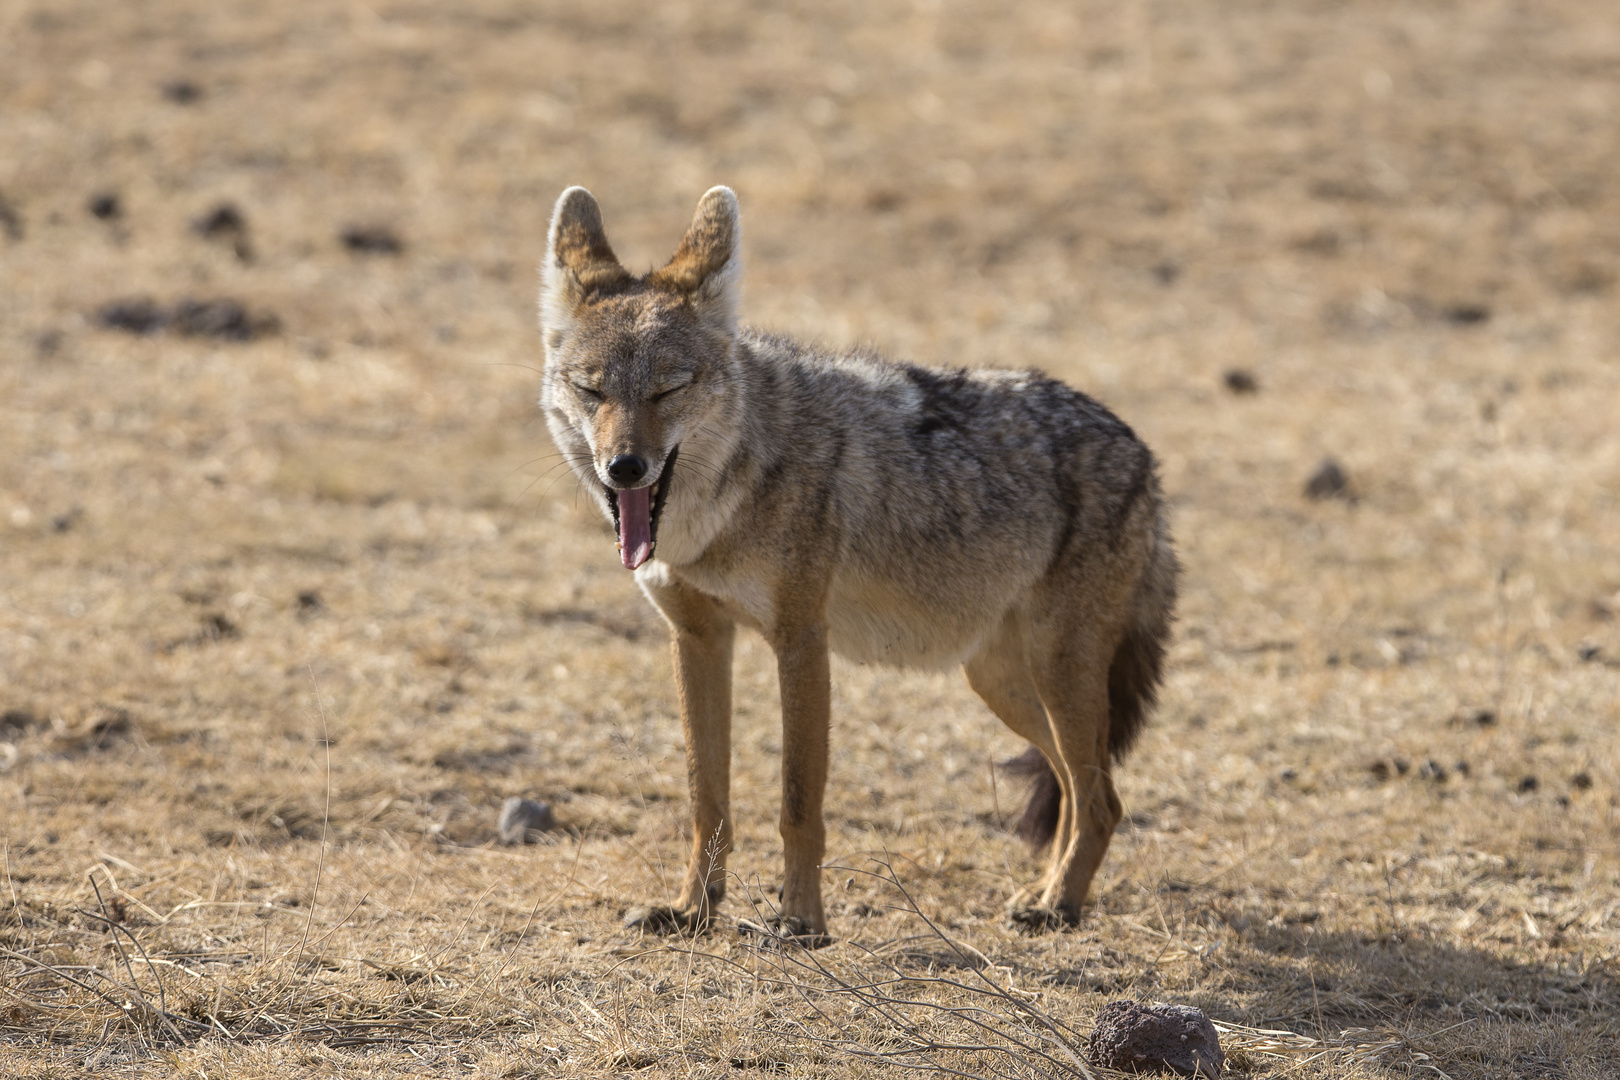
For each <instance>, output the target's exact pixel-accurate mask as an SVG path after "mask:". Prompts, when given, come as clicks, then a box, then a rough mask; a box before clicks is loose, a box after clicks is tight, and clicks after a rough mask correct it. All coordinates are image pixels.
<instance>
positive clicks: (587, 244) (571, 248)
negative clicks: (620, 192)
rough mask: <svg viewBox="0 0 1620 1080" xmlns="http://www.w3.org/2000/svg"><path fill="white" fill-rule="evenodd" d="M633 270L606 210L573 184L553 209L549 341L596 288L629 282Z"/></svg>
mask: <svg viewBox="0 0 1620 1080" xmlns="http://www.w3.org/2000/svg"><path fill="white" fill-rule="evenodd" d="M629 278H630V272H629V271H628V270H626V269H625V268H624V267H622V266H620V265H619V257H618V256H617V255H615V254H613V246H612V245H611V244H609V243H608V238H607V231H606V230H604V229H603V228H602V209H601V207H599V206H597V205H596V198H595V196H593V195H592V194H591V193H590V192H588V191H586V190H585V189H584V188H582V187H571V188H569V189H568V190H567V191H565V192H563V193H562V195H561V197H560V198H558V199H557V206H556V208H555V209H553V210H552V211H551V232H550V236H549V240H548V242H547V244H546V262H545V265H544V266H542V267H541V268H540V325H541V326H542V327H543V328H544V329H545V331H546V337H547V343H548V344H552V345H555V344H556V343H555V342H553V341H551V340H550V339H551V337H552V335H553V334H557V333H561V332H565V331H566V330H567V329H568V327H569V326H570V325H571V324H572V323H573V320H574V311H575V309H576V308H578V307H579V305H580V304H581V303H583V302H584V301H585V300H586V299H588V298H589V297H590V294H591V292H592V291H594V290H597V289H601V288H604V287H608V286H612V285H617V284H619V283H620V282H623V281H627V280H629Z"/></svg>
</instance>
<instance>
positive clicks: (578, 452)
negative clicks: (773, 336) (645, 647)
mask: <svg viewBox="0 0 1620 1080" xmlns="http://www.w3.org/2000/svg"><path fill="white" fill-rule="evenodd" d="M741 238H742V225H741V222H740V221H739V219H738V216H737V197H736V196H735V195H734V194H732V192H731V189H730V188H724V187H717V188H712V189H710V190H709V192H708V193H707V194H706V195H704V196H703V198H702V199H701V200H700V201H699V202H698V208H697V214H696V216H695V217H694V218H693V219H692V226H691V228H690V229H688V230H687V233H686V237H685V239H683V240H682V241H681V245H680V247H679V248H677V249H676V251H675V255H674V257H673V258H672V259H670V261H669V263H668V264H667V265H665V266H664V267H662V268H661V269H658V270H654V271H652V272H650V273H647V274H644V275H641V276H637V275H635V274H632V273H630V272H629V271H628V270H626V269H625V268H624V267H623V266H621V265H620V264H619V260H618V257H617V256H616V255H614V254H613V248H612V246H611V245H610V244H609V243H608V239H607V233H606V232H605V231H604V230H603V228H602V212H601V210H600V208H598V206H597V204H596V199H595V198H593V197H592V196H591V193H590V192H588V191H586V190H585V189H584V188H582V187H571V188H569V189H568V190H567V191H565V192H563V193H562V197H561V198H559V199H558V200H557V206H556V209H555V210H553V211H552V214H551V236H550V243H549V245H548V248H547V251H546V261H545V265H544V266H543V267H542V269H541V287H540V327H541V331H542V333H543V334H544V337H545V345H546V373H545V389H544V392H543V394H542V397H541V402H540V403H541V406H542V407H543V408H544V409H545V411H546V421H547V423H548V425H549V426H550V427H551V431H552V436H553V438H555V439H556V440H557V445H558V448H559V449H560V450H561V451H562V452H563V454H564V455H566V456H567V457H568V458H569V460H570V462H571V464H572V465H573V466H574V470H575V471H576V472H577V473H578V474H579V475H580V477H581V479H582V480H584V481H585V482H586V485H587V487H589V488H591V489H592V491H593V493H594V494H596V495H597V496H598V499H599V501H601V502H602V503H604V505H605V506H606V508H607V509H608V510H609V512H610V513H611V514H612V516H613V523H614V526H615V527H616V529H617V531H618V536H619V553H620V559H621V560H622V561H623V563H624V565H625V566H627V567H629V568H630V569H632V570H633V569H635V568H636V567H638V566H640V565H641V564H642V563H644V562H645V561H647V559H648V558H650V557H651V556H652V550H653V544H654V543H655V542H656V541H657V538H658V518H659V515H660V514H661V512H662V511H663V508H664V500H665V498H666V497H667V496H668V494H669V489H670V485H671V482H672V480H673V475H674V472H675V467H676V463H677V454H678V451H679V449H680V447H681V445H682V443H683V442H684V441H687V440H689V439H693V438H702V437H704V436H703V434H702V432H703V431H704V429H705V421H706V420H710V419H711V418H713V417H715V416H716V415H717V414H718V413H719V412H721V411H722V410H724V409H725V406H726V402H727V399H728V398H730V397H731V395H732V393H733V391H734V384H735V382H736V375H735V372H734V369H733V365H732V363H731V358H732V349H733V342H734V341H735V338H736V332H737V322H736V318H737V317H736V306H737V292H738V280H737V279H738V274H739V270H740V263H739V259H738V248H739V246H740V245H739V241H740V240H741ZM709 430H711V431H712V426H710V428H709Z"/></svg>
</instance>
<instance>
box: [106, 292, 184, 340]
mask: <svg viewBox="0 0 1620 1080" xmlns="http://www.w3.org/2000/svg"><path fill="white" fill-rule="evenodd" d="M168 321H169V313H168V312H166V311H164V310H163V309H162V308H161V307H159V306H158V304H157V301H155V300H153V299H152V298H151V297H149V296H136V297H131V298H129V299H126V300H114V301H113V302H112V303H110V304H103V305H102V306H101V308H100V309H99V310H98V311H97V312H96V322H98V323H100V324H101V325H102V326H105V327H106V328H107V329H109V330H127V331H129V332H130V333H131V334H151V333H155V332H156V331H158V330H161V329H163V327H164V325H165V324H167V323H168Z"/></svg>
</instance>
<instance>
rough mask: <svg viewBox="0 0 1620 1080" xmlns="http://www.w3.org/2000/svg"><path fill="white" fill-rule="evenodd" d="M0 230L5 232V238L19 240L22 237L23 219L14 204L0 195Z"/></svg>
mask: <svg viewBox="0 0 1620 1080" xmlns="http://www.w3.org/2000/svg"><path fill="white" fill-rule="evenodd" d="M0 232H3V233H5V234H6V239H7V240H21V239H22V238H23V219H22V214H21V213H19V212H18V210H17V208H16V207H15V206H12V205H11V204H10V203H9V202H7V201H6V197H5V196H4V195H0Z"/></svg>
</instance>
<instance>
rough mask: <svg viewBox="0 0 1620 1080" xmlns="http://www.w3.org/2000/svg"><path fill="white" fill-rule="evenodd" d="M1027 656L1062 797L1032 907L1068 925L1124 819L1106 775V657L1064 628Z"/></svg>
mask: <svg viewBox="0 0 1620 1080" xmlns="http://www.w3.org/2000/svg"><path fill="white" fill-rule="evenodd" d="M1053 638H1056V639H1057V640H1053ZM1043 645H1044V646H1045V647H1042V646H1043ZM1031 654H1032V656H1031V665H1030V666H1031V670H1032V673H1033V675H1034V681H1035V685H1036V687H1037V688H1038V690H1039V692H1040V696H1041V701H1042V702H1043V703H1044V704H1045V706H1046V714H1047V718H1048V720H1049V723H1050V726H1051V732H1052V740H1053V742H1055V743H1056V746H1057V756H1056V758H1055V759H1053V766H1054V768H1055V770H1056V772H1057V774H1058V778H1059V781H1060V782H1061V783H1062V785H1063V796H1064V798H1063V802H1064V807H1063V825H1062V827H1061V828H1060V830H1059V834H1058V837H1057V839H1056V840H1055V841H1054V842H1053V844H1052V854H1051V862H1050V864H1049V865H1048V867H1047V872H1046V877H1045V878H1044V879H1043V880H1042V891H1041V895H1040V898H1039V900H1038V902H1037V905H1036V906H1037V907H1038V908H1040V909H1041V910H1042V911H1046V912H1052V913H1054V914H1055V915H1056V917H1057V919H1056V921H1057V922H1061V923H1068V922H1073V921H1075V920H1076V919H1078V917H1079V913H1080V906H1081V904H1082V903H1084V902H1085V899H1086V894H1087V892H1089V891H1090V889H1091V881H1092V878H1093V877H1094V876H1095V875H1096V873H1097V868H1098V867H1099V866H1100V865H1101V864H1102V860H1103V856H1104V855H1106V854H1107V853H1108V843H1109V841H1110V840H1112V839H1113V836H1114V829H1115V828H1116V827H1117V826H1118V825H1119V821H1120V818H1121V817H1122V816H1123V813H1124V811H1123V808H1122V806H1121V805H1120V801H1119V795H1118V794H1117V793H1116V792H1115V791H1114V782H1113V777H1112V776H1111V775H1110V770H1109V765H1110V762H1109V756H1108V724H1109V717H1108V651H1107V649H1106V648H1105V647H1103V646H1101V643H1099V642H1097V641H1096V639H1095V638H1093V637H1091V635H1089V634H1085V633H1083V632H1075V631H1074V630H1073V629H1070V630H1069V631H1068V632H1066V633H1063V634H1061V635H1051V636H1050V637H1047V638H1046V639H1045V640H1044V641H1041V642H1039V643H1038V644H1037V645H1036V647H1035V648H1034V649H1032V650H1031ZM1034 928H1037V929H1038V928H1040V927H1034Z"/></svg>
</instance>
